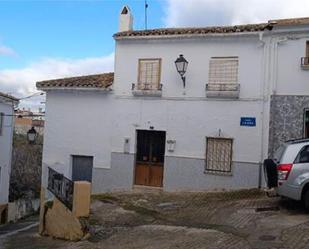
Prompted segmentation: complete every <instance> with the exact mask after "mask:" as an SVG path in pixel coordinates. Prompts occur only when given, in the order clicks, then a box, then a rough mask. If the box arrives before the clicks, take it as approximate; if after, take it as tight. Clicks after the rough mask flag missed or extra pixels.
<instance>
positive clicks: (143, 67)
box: [137, 59, 161, 90]
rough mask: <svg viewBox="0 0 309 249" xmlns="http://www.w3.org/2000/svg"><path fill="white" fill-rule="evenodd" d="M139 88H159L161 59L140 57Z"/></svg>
mask: <svg viewBox="0 0 309 249" xmlns="http://www.w3.org/2000/svg"><path fill="white" fill-rule="evenodd" d="M138 63H139V65H138V84H137V90H159V89H160V76H161V75H160V74H161V59H139V62H138Z"/></svg>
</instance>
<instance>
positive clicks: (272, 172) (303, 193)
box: [264, 139, 309, 210]
mask: <svg viewBox="0 0 309 249" xmlns="http://www.w3.org/2000/svg"><path fill="white" fill-rule="evenodd" d="M264 172H265V176H266V182H267V185H268V187H269V188H273V187H274V188H275V190H276V193H277V194H278V195H280V196H284V197H288V198H291V199H294V200H302V201H303V202H304V204H305V207H306V209H308V210H309V139H297V140H290V141H287V142H286V143H284V144H283V145H281V146H280V147H279V149H278V150H277V151H276V152H275V154H274V158H272V159H266V160H265V161H264Z"/></svg>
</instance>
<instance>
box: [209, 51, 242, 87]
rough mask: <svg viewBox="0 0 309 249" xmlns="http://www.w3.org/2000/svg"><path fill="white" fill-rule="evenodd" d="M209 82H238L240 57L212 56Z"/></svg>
mask: <svg viewBox="0 0 309 249" xmlns="http://www.w3.org/2000/svg"><path fill="white" fill-rule="evenodd" d="M208 83H209V84H238V57H213V58H211V60H210V62H209V81H208Z"/></svg>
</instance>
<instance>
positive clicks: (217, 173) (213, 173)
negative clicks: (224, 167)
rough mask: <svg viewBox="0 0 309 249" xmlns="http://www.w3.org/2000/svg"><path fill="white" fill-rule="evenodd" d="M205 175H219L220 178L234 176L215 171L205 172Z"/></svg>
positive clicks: (230, 173)
mask: <svg viewBox="0 0 309 249" xmlns="http://www.w3.org/2000/svg"><path fill="white" fill-rule="evenodd" d="M204 174H205V175H218V176H233V173H232V171H231V172H222V171H213V170H207V169H206V170H204Z"/></svg>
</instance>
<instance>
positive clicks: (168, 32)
mask: <svg viewBox="0 0 309 249" xmlns="http://www.w3.org/2000/svg"><path fill="white" fill-rule="evenodd" d="M266 29H268V30H271V29H272V25H271V24H269V23H260V24H247V25H235V26H217V27H215V26H214V27H205V28H163V29H149V30H136V31H134V30H132V31H124V32H119V33H116V34H114V38H115V39H117V38H121V37H136V36H173V35H175V36H177V35H178V36H179V35H202V34H221V33H245V32H257V31H263V30H266Z"/></svg>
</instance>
